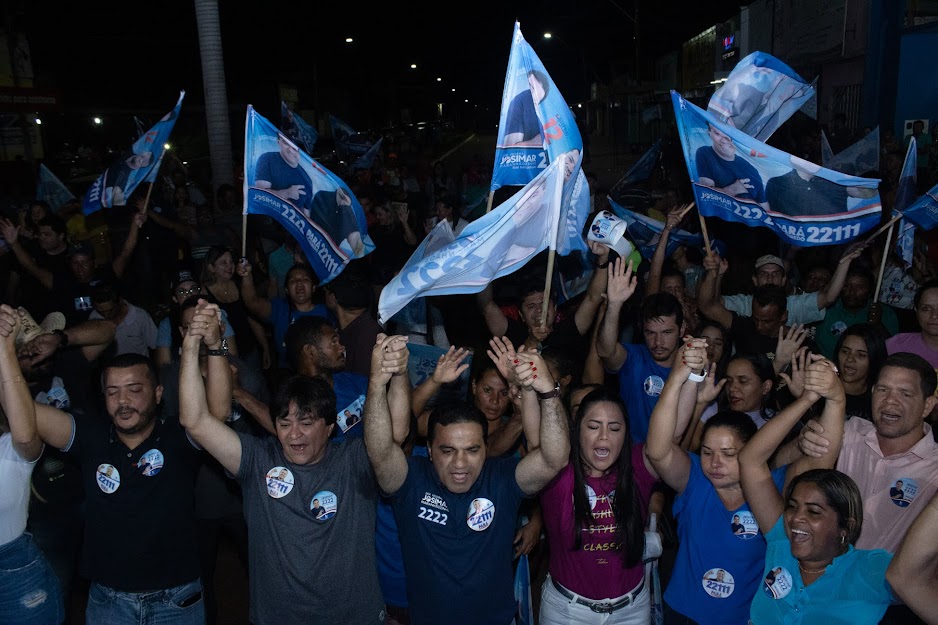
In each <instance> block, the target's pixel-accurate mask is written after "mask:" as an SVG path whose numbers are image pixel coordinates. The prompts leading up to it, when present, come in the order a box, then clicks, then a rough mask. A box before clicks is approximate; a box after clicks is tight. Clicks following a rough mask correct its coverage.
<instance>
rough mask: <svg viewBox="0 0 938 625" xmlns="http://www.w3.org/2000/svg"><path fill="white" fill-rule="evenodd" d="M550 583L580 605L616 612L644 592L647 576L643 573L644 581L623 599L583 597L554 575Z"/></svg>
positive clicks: (606, 612)
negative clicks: (564, 585) (562, 584)
mask: <svg viewBox="0 0 938 625" xmlns="http://www.w3.org/2000/svg"><path fill="white" fill-rule="evenodd" d="M550 583H552V584H553V585H554V588H556V589H557V592H559V593H560V594H561V595H563V596H564V597H566V598H567V599H570V600H571V601H573V603H578V604H580V605H583V606H586V607H587V608H589V609H590V610H592V611H593V612H598V613H600V614H609V613H610V612H615V611H616V610H618V609H619V608H624V607H625V606H627V605H629V604H630V603H632V602H633V601H635V598H636V597H638V595H639V593H641V592H642V589H643V588H645V576H644V575H642V581H641V582H639V584H638V586H636V587H635V588H634V589H633V590H632V592H630V593H629V594H627V595H625V596H624V597H622V598H621V599H619V600H617V601H592V600H590V599H586V598H585V597H581V596H580V595H578V594H576V593H574V592H572V591H570V590H567V589H566V588H564V587H563V586H561V585H560V584H558V583H557V580H555V579H554V578H553V577H551V578H550Z"/></svg>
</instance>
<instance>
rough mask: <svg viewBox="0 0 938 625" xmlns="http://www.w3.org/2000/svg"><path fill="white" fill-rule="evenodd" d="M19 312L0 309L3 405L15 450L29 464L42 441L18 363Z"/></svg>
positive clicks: (34, 411)
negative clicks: (16, 340) (17, 335)
mask: <svg viewBox="0 0 938 625" xmlns="http://www.w3.org/2000/svg"><path fill="white" fill-rule="evenodd" d="M21 325H22V324H21V318H20V312H19V311H17V310H13V308H11V307H10V306H7V305H6V304H3V305H2V306H0V406H3V412H4V414H5V415H6V417H7V424H8V425H9V428H10V435H11V437H12V440H13V449H15V450H16V453H17V454H18V455H19V457H20V458H22V459H23V460H26V461H27V462H32V461H33V460H36V459H37V458H38V457H39V455H40V454H41V453H42V439H41V438H40V437H39V430H38V428H37V426H36V408H35V405H34V402H33V398H32V395H30V393H29V387H28V386H26V381H25V380H24V379H23V375H22V372H21V371H20V365H19V362H17V360H16V343H15V339H16V334H17V332H19V330H20V327H21Z"/></svg>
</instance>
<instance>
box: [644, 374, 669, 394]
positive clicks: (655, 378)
mask: <svg viewBox="0 0 938 625" xmlns="http://www.w3.org/2000/svg"><path fill="white" fill-rule="evenodd" d="M642 388H644V389H645V394H646V395H650V396H651V397H657V396H658V395H661V389H663V388H664V380H662V379H661V376H660V375H650V376H648V377H647V378H645V382H644V383H643V384H642Z"/></svg>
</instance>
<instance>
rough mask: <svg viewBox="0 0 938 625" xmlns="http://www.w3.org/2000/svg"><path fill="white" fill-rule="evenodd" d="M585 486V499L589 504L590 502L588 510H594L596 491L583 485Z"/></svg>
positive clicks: (587, 485)
mask: <svg viewBox="0 0 938 625" xmlns="http://www.w3.org/2000/svg"><path fill="white" fill-rule="evenodd" d="M585 486H586V498H587V499H589V502H590V510H595V509H596V491H595V490H593V487H592V486H590V485H589V484H585Z"/></svg>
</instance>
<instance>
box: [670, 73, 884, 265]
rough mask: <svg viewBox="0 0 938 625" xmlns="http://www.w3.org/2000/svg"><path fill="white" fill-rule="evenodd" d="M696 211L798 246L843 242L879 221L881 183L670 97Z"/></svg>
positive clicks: (682, 100)
mask: <svg viewBox="0 0 938 625" xmlns="http://www.w3.org/2000/svg"><path fill="white" fill-rule="evenodd" d="M671 100H672V102H673V104H674V115H675V118H676V119H677V127H678V131H679V133H680V135H681V145H682V147H683V149H684V159H685V160H686V162H687V171H688V173H689V174H690V179H691V182H692V184H693V190H694V197H695V198H696V200H697V210H698V211H699V212H700V214H701V215H704V216H705V217H718V218H720V219H723V220H726V221H735V222H738V223H742V224H746V225H748V226H751V227H756V226H762V227H766V228H770V229H772V230H773V231H774V232H775V233H776V234H777V235H778V236H779V238H780V239H781V240H782V241H783V242H785V243H788V244H791V245H797V246H799V247H811V246H817V245H839V244H841V243H845V242H847V241H850V240H852V239H855V238H856V237H858V236H860V235H861V234H863V233H864V232H866V231H868V230H869V229H871V228H873V227H875V226H877V225H878V224H879V218H880V213H881V211H882V206H881V204H880V199H879V192H878V191H877V189H878V188H879V180H876V179H872V178H858V177H856V176H849V175H847V174H842V173H839V172H836V171H832V170H830V169H824V168H823V167H821V166H819V165H815V164H814V163H809V162H808V161H806V160H804V159H801V158H798V157H796V156H792V155H791V154H788V153H787V152H783V151H781V150H778V149H776V148H773V147H772V146H769V145H766V144H765V143H762V142H760V141H758V140H756V139H754V138H753V137H750V136H749V135H747V134H745V133H744V132H741V131H740V130H737V129H736V128H731V127H730V126H727V125H726V124H723V123H721V122H720V121H719V120H717V119H716V118H715V117H714V116H713V115H711V114H710V113H708V112H707V111H704V110H702V109H700V108H698V107H696V106H694V105H693V104H691V103H690V102H688V101H687V100H685V99H684V98H682V97H681V96H680V94H678V93H677V92H675V91H672V92H671Z"/></svg>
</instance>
